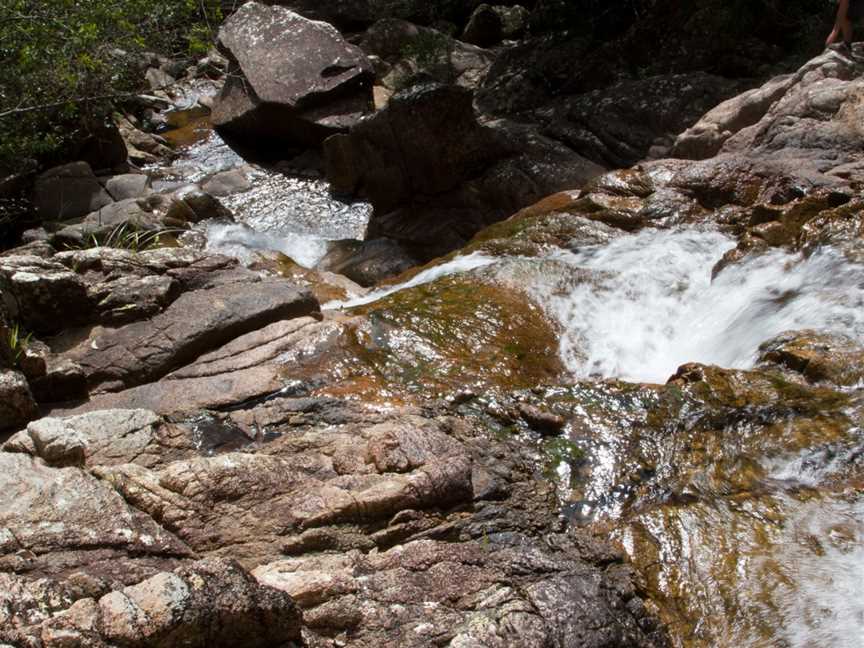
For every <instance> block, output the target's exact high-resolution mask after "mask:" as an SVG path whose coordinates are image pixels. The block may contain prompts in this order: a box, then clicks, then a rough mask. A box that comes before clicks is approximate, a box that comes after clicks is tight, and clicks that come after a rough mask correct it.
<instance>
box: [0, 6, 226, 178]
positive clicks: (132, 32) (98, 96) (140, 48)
mask: <svg viewBox="0 0 864 648" xmlns="http://www.w3.org/2000/svg"><path fill="white" fill-rule="evenodd" d="M219 6H220V3H219V0H160V1H158V2H153V0H113V1H108V0H3V2H2V3H0V171H2V169H3V168H6V169H7V170H9V169H12V170H14V169H16V168H18V163H19V161H20V160H21V159H22V158H36V159H44V158H46V157H50V156H52V155H59V156H60V157H62V151H63V148H64V146H66V145H67V144H68V143H69V142H70V141H72V140H74V139H75V138H78V137H80V134H81V130H82V129H86V128H87V124H93V123H99V122H100V121H101V120H103V119H104V118H105V116H106V115H108V114H109V112H110V110H111V108H112V104H113V103H114V102H115V101H117V100H118V99H122V98H123V95H124V94H126V93H132V92H136V91H139V90H141V88H142V81H143V70H142V69H141V61H142V60H143V58H142V54H143V53H144V52H145V51H151V52H156V53H159V54H163V55H167V56H172V57H176V56H185V55H189V54H198V53H200V52H202V51H204V50H206V49H207V48H208V47H209V45H210V43H211V42H212V33H213V30H214V29H215V27H216V25H217V24H218V21H219V20H220V13H219Z"/></svg>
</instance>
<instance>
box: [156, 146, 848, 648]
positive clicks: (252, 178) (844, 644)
mask: <svg viewBox="0 0 864 648" xmlns="http://www.w3.org/2000/svg"><path fill="white" fill-rule="evenodd" d="M155 171H157V172H158V174H159V175H160V176H161V177H162V181H163V182H164V183H176V184H178V185H181V184H186V183H189V182H200V181H202V180H205V179H206V178H207V177H209V176H211V175H213V174H216V173H221V172H225V171H238V172H240V173H242V174H243V175H244V176H245V177H246V178H247V179H248V181H249V184H250V186H249V188H248V189H245V190H243V191H240V192H237V193H234V194H231V195H229V196H226V197H224V198H222V200H223V202H224V204H225V205H226V206H227V207H228V208H229V209H231V210H232V212H233V213H234V214H235V217H236V220H237V223H234V224H226V223H210V224H207V225H206V227H207V236H208V241H209V243H208V245H209V247H210V248H211V249H214V250H217V251H220V252H225V253H228V254H233V255H235V256H237V257H239V258H241V259H242V260H244V261H249V260H250V259H251V258H252V255H254V253H255V252H256V251H257V250H268V249H271V250H278V251H281V252H283V253H285V254H287V255H288V256H290V257H292V258H293V259H295V260H296V261H297V262H298V263H300V264H302V265H305V266H307V267H312V266H314V265H315V263H317V261H318V260H320V258H321V257H322V256H323V255H324V254H325V253H326V251H327V241H328V240H334V239H343V238H362V236H363V233H364V230H365V226H366V222H367V221H368V218H369V207H368V205H365V204H362V203H359V204H348V203H343V202H341V201H339V200H336V199H334V198H333V197H332V196H330V194H329V192H328V189H327V185H326V183H324V182H323V181H322V180H320V179H315V178H303V177H300V176H297V175H291V174H289V173H284V172H280V171H278V170H268V169H264V168H262V167H258V166H255V165H250V164H248V163H247V162H246V161H245V160H244V159H243V158H241V157H240V156H238V155H237V154H236V153H234V152H233V151H231V149H230V148H228V147H227V146H226V145H225V144H224V143H223V142H222V141H221V140H220V139H219V137H218V136H217V135H215V134H214V133H210V132H208V133H206V136H205V137H204V139H202V140H201V141H198V142H197V143H195V144H193V145H192V146H191V147H189V148H188V149H187V150H186V152H185V153H184V155H183V156H182V157H181V158H179V159H178V160H175V161H174V162H173V163H172V164H171V165H170V166H167V167H162V168H159V169H155ZM734 245H735V242H734V241H733V240H732V239H731V238H729V237H727V236H725V235H723V234H721V233H718V232H716V231H710V230H704V229H695V228H694V229H679V230H646V231H643V232H641V233H638V234H634V235H626V236H622V237H620V238H617V239H615V240H613V241H612V242H611V243H609V244H606V245H604V246H601V247H589V248H583V249H580V250H578V251H577V252H566V251H560V250H559V251H555V252H550V253H549V256H550V257H552V258H554V259H555V260H556V261H558V262H562V263H564V264H566V265H567V266H571V267H573V268H579V269H581V270H585V271H587V272H588V273H590V275H591V276H592V277H594V280H592V281H582V282H576V283H575V284H573V285H572V286H571V287H570V288H569V289H567V290H564V291H562V290H561V282H559V281H556V278H555V277H545V278H544V277H543V273H542V272H541V273H538V277H537V278H535V279H534V283H533V284H532V285H530V286H527V287H526V289H527V290H528V292H529V293H530V294H532V295H533V296H534V297H535V298H536V301H537V303H538V304H540V305H542V306H543V307H544V308H545V310H546V312H547V314H548V315H549V317H550V318H551V319H552V320H553V321H554V322H555V323H556V324H557V326H558V329H559V331H560V355H561V359H562V362H563V363H564V365H565V366H566V367H567V369H568V370H569V372H570V373H571V374H572V376H573V378H574V380H576V379H605V378H618V379H622V380H625V381H630V382H634V383H657V384H662V383H665V382H666V380H667V379H668V378H669V377H670V376H671V375H672V374H673V373H675V371H676V369H677V368H678V367H679V366H680V365H682V364H684V363H688V362H698V363H703V364H708V365H718V366H721V367H726V368H737V369H747V368H750V367H752V366H753V365H754V363H755V362H756V359H757V356H758V351H759V347H760V345H761V344H762V343H764V342H766V341H767V340H770V339H772V338H774V337H775V336H776V335H778V334H779V333H781V332H784V331H788V330H804V329H816V330H818V331H828V332H834V333H841V334H845V335H849V336H852V337H854V338H857V339H858V340H864V268H862V267H861V266H858V265H854V264H851V263H850V262H848V261H847V260H846V259H845V258H844V257H843V256H842V254H840V253H839V252H837V251H834V250H832V249H822V250H819V251H817V252H815V253H814V254H812V255H811V256H809V257H804V256H801V255H796V254H790V253H787V252H782V251H774V252H771V253H768V254H763V255H761V256H758V257H754V258H751V259H748V260H745V261H742V262H739V263H737V264H734V265H732V266H730V267H727V268H726V269H724V270H723V271H722V272H720V273H719V275H718V276H717V277H716V278H714V279H713V280H712V277H711V273H712V268H713V267H714V266H715V264H716V263H717V262H718V261H719V260H720V259H721V257H722V256H723V255H724V253H725V252H727V251H728V250H729V249H731V248H732V247H734ZM539 261H542V259H538V262H539ZM507 262H508V259H506V258H505V259H501V258H495V257H491V256H483V255H478V254H473V255H466V256H458V257H456V258H455V259H453V260H451V261H449V262H447V263H443V264H441V265H438V266H435V267H432V268H429V269H426V270H424V271H422V272H420V273H419V274H417V275H416V276H414V277H413V278H411V279H410V280H409V281H407V282H405V283H403V284H399V285H394V286H389V287H386V288H382V289H379V290H374V291H372V292H370V293H369V294H367V295H366V296H364V297H361V298H357V299H354V300H351V301H344V302H331V303H328V304H326V305H325V309H328V310H336V309H350V308H352V307H356V306H360V305H365V304H370V303H374V302H375V301H377V300H379V299H382V298H384V297H386V296H388V295H391V294H393V293H394V292H398V291H400V290H406V289H410V288H413V287H416V286H418V285H421V284H423V283H428V282H433V281H436V280H437V279H440V278H441V277H444V276H446V275H449V274H456V273H466V272H473V271H477V270H479V269H481V268H491V267H494V266H495V265H496V264H505V263H507ZM852 391H853V392H855V390H852ZM858 400H860V396H859V395H857V392H855V393H854V394H853V395H852V401H853V403H852V404H851V405H850V406H849V409H848V413H847V414H848V417H849V419H850V420H852V421H853V422H857V419H858V418H859V417H860V413H861V411H864V408H862V407H861V406H860V403H859V404H856V403H857V401H858ZM617 407H618V406H617V405H615V404H612V405H610V406H609V409H610V410H615V409H616V408H617ZM588 419H589V422H590V425H591V427H592V435H593V436H594V438H595V442H594V445H593V446H591V447H590V448H589V451H588V453H587V459H586V460H587V461H588V462H589V463H592V462H593V468H594V470H593V471H592V472H591V474H592V475H593V476H592V478H591V479H594V480H595V482H594V483H587V484H583V485H582V488H583V490H584V491H586V492H589V491H592V489H593V490H594V491H603V490H604V489H607V490H608V489H609V488H611V487H612V484H611V483H606V482H604V481H603V478H604V477H603V474H604V473H603V470H602V465H603V464H604V462H607V463H609V464H610V465H611V464H614V463H615V462H623V459H622V457H621V456H620V455H616V453H622V452H625V451H624V450H621V448H622V447H623V445H624V444H623V443H622V435H626V434H628V432H627V428H626V426H623V427H619V428H616V429H612V428H609V429H608V430H606V429H604V424H603V422H602V421H599V420H597V421H594V420H590V419H591V416H590V415H589V416H588ZM860 423H864V422H857V423H856V424H855V425H853V426H852V427H851V428H850V429H848V430H847V431H846V432H845V433H844V436H843V438H842V439H840V440H836V439H835V440H834V441H832V442H831V443H828V442H825V441H823V440H822V439H821V438H820V437H818V435H817V434H816V433H814V436H813V439H812V441H810V442H807V443H804V446H805V447H804V448H803V449H800V448H799V449H796V450H794V451H788V452H784V451H781V450H778V449H777V447H772V449H766V448H768V446H767V445H766V446H764V447H763V446H757V447H758V449H759V452H755V451H754V452H751V451H748V452H751V454H749V455H746V462H748V465H750V466H755V468H753V470H756V471H757V472H758V473H759V475H761V477H760V478H759V479H758V480H756V481H755V482H753V484H751V486H752V487H753V488H756V491H752V490H745V491H742V490H740V488H741V487H740V485H734V486H733V485H732V484H731V482H729V483H726V482H723V487H722V488H719V489H717V490H715V491H709V492H707V493H702V494H701V495H700V498H698V500H695V501H694V502H689V503H686V504H684V503H682V504H674V503H670V504H664V505H662V506H660V505H658V506H655V507H653V508H649V509H645V510H641V511H630V512H628V511H626V510H622V509H620V508H619V509H609V510H607V511H606V514H605V519H606V522H608V523H610V524H611V525H612V528H613V529H614V531H613V535H614V536H615V537H617V538H618V539H619V540H620V541H621V543H622V545H623V546H624V547H625V549H626V550H627V551H628V552H629V553H630V554H631V558H633V561H634V564H635V565H636V567H637V569H640V571H642V573H643V575H645V576H646V578H647V579H648V581H649V588H650V589H651V591H652V592H653V593H654V594H655V596H656V597H657V598H658V599H660V600H661V605H663V606H664V607H665V609H666V610H667V611H670V610H671V612H668V615H667V619H666V620H667V622H669V623H670V624H671V627H672V630H673V634H674V635H675V643H676V645H679V646H686V647H688V648H695V647H700V648H701V647H705V648H708V647H710V646H721V647H729V648H733V647H734V648H763V647H764V648H774V647H776V648H783V647H786V648H828V647H834V648H859V647H861V646H864V589H862V585H861V584H862V583H864V496H862V483H864V481H862V479H861V477H860V475H861V474H862V472H864V471H862V470H861V464H862V463H864V460H862V459H861V456H864V433H862V432H861V429H860V427H859V425H860ZM607 433H608V434H607ZM724 433H728V430H727V431H725V432H724ZM734 433H735V434H739V433H740V435H742V438H745V437H746V435H747V434H748V430H747V429H743V428H742V429H741V430H740V431H738V430H735V431H734ZM604 434H607V436H608V439H607V440H605V441H604V440H603V439H604V438H605V437H604ZM790 434H791V432H790ZM616 435H617V436H616ZM598 439H599V441H598ZM694 443H695V442H694ZM720 447H721V448H722V446H720ZM781 447H782V446H781ZM628 451H629V450H628ZM690 451H691V449H690V448H686V449H684V450H682V449H680V448H679V449H678V450H676V451H675V452H682V453H686V452H690ZM675 452H673V453H672V455H671V457H672V459H674V458H675ZM604 453H605V454H604ZM742 456H745V454H744V453H743V451H742ZM712 462H714V463H712ZM719 463H720V458H719V457H717V458H713V457H710V456H709V457H708V459H707V460H706V465H705V466H704V468H703V469H704V471H705V472H706V474H707V473H711V474H712V475H715V473H716V472H717V470H719V469H718V468H717V465H719ZM712 471H713V472H712ZM715 476H716V475H715ZM729 479H732V478H731V477H730V478H729ZM721 481H722V480H721ZM727 487H728V488H727ZM748 488H749V487H748ZM736 489H738V490H736ZM730 493H732V494H734V496H733V495H730ZM601 517H602V516H595V517H594V518H593V519H594V521H597V520H598V519H601ZM616 525H617V526H616ZM676 619H677V620H679V621H680V623H679V625H676Z"/></svg>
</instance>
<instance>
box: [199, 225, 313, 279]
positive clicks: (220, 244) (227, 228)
mask: <svg viewBox="0 0 864 648" xmlns="http://www.w3.org/2000/svg"><path fill="white" fill-rule="evenodd" d="M207 249H208V250H210V251H212V252H216V253H219V254H225V255H227V256H233V257H235V258H237V259H239V260H240V262H241V263H244V264H247V265H248V264H250V263H252V262H253V261H254V260H255V257H256V255H257V253H258V252H267V251H273V252H281V253H283V254H285V255H286V256H288V257H290V258H291V260H293V261H295V262H297V263H298V264H300V265H301V266H303V267H304V268H313V267H315V265H316V264H317V263H318V262H319V261H320V260H321V259H322V258H323V257H324V255H325V254H327V241H326V240H324V239H322V238H318V237H316V236H311V235H308V234H296V233H295V234H286V235H278V234H269V233H266V232H256V231H255V230H253V229H252V228H251V227H248V226H247V225H241V224H237V223H229V224H222V223H210V224H209V225H208V226H207Z"/></svg>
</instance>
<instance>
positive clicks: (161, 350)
mask: <svg viewBox="0 0 864 648" xmlns="http://www.w3.org/2000/svg"><path fill="white" fill-rule="evenodd" d="M317 310H318V303H317V302H316V301H315V299H314V298H313V297H312V296H311V294H310V293H309V292H307V291H303V290H298V289H295V288H293V287H292V286H290V285H288V284H286V283H285V282H282V281H273V280H265V281H260V282H257V283H249V284H248V285H245V286H244V287H243V288H242V289H238V288H237V287H236V286H233V285H230V284H229V285H225V286H219V287H216V288H213V289H211V290H198V291H193V292H190V293H186V294H183V295H181V296H180V297H179V298H178V299H177V300H176V301H174V302H173V303H172V304H171V305H170V306H169V307H168V308H167V309H166V310H165V311H164V312H162V313H160V314H158V315H156V316H155V317H153V318H152V319H151V320H148V321H145V322H135V323H132V324H127V325H126V326H123V327H121V328H117V329H105V330H103V331H99V330H97V331H96V332H95V333H94V334H93V335H92V337H91V338H90V339H89V340H87V341H86V342H84V343H82V344H81V345H79V347H77V348H76V349H75V350H73V351H72V352H70V354H69V357H70V358H71V359H73V360H75V361H76V362H78V363H79V364H80V365H81V367H82V368H83V369H84V371H85V373H86V374H87V377H88V382H89V384H90V386H91V389H94V390H95V389H100V390H102V391H117V390H118V389H121V388H123V387H132V386H135V385H140V384H142V383H145V382H151V381H153V380H157V379H159V378H161V377H162V376H164V375H165V374H167V373H168V372H169V371H171V370H173V369H176V368H178V367H181V366H183V365H184V364H188V363H189V362H191V361H192V360H194V359H195V358H196V357H198V356H199V355H201V354H202V353H205V352H207V351H210V350H212V349H215V348H218V347H220V346H222V345H223V344H225V343H227V342H229V341H230V340H233V339H234V338H235V337H237V336H239V335H242V334H244V333H247V332H249V331H254V330H256V329H258V328H261V327H262V326H266V325H267V324H270V323H272V322H275V321H279V320H281V319H290V318H293V317H300V316H303V315H309V314H311V313H314V312H317Z"/></svg>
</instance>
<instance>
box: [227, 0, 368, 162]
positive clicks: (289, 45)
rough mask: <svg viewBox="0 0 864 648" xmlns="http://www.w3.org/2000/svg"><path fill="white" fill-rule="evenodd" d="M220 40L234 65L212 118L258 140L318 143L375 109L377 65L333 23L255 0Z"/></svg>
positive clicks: (231, 20)
mask: <svg viewBox="0 0 864 648" xmlns="http://www.w3.org/2000/svg"><path fill="white" fill-rule="evenodd" d="M219 43H220V46H221V47H222V48H223V50H224V51H225V52H226V53H227V54H228V55H229V57H230V58H231V60H232V71H231V72H229V75H228V80H227V81H226V83H225V87H224V88H223V90H222V94H221V95H220V96H219V98H218V100H217V101H216V103H215V105H214V106H213V115H212V120H213V123H214V124H215V125H216V126H217V128H219V129H220V130H222V131H224V132H226V133H230V134H232V135H234V136H237V137H238V138H241V139H244V140H245V141H246V142H247V143H248V144H249V145H251V146H255V145H256V144H260V142H259V141H256V139H255V138H268V140H269V142H270V143H274V140H275V141H276V143H278V142H280V141H281V142H283V143H288V144H290V145H295V146H296V145H300V146H315V145H318V144H320V143H321V141H323V140H324V138H325V137H327V136H328V135H330V134H332V133H335V132H339V131H341V130H345V129H347V128H348V127H349V126H351V125H352V124H354V123H356V121H357V120H358V119H359V118H360V117H361V116H362V115H363V114H365V113H366V112H369V111H370V110H371V109H372V79H373V72H372V66H371V64H370V63H369V61H368V59H367V58H366V56H365V54H363V52H362V51H361V50H360V49H359V48H357V47H356V46H354V45H351V44H349V43H348V42H346V41H345V40H344V39H343V38H342V36H340V34H339V32H338V31H336V29H335V28H333V27H332V26H330V25H328V24H326V23H322V22H316V21H312V20H309V19H307V18H304V17H303V16H301V15H299V14H296V13H294V12H293V11H290V10H289V9H286V8H284V7H278V6H277V7H268V6H267V5H264V4H261V3H258V2H247V3H246V4H244V5H242V6H241V7H240V8H239V9H238V10H237V11H236V12H235V13H234V14H233V15H232V16H231V17H230V18H228V20H226V21H225V23H224V24H223V25H222V27H221V28H220V30H219ZM297 52H303V53H304V55H303V56H302V57H298V56H297V55H296V53H297Z"/></svg>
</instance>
